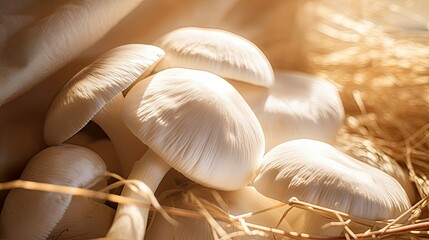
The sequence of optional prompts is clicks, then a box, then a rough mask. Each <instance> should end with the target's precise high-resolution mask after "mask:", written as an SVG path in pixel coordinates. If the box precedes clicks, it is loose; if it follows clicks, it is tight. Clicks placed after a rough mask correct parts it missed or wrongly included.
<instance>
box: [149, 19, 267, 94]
mask: <svg viewBox="0 0 429 240" xmlns="http://www.w3.org/2000/svg"><path fill="white" fill-rule="evenodd" d="M156 45H158V46H159V47H161V48H162V49H164V50H165V52H166V56H165V58H164V59H162V60H161V62H160V63H159V64H158V65H157V66H156V68H155V70H156V71H160V70H163V69H167V68H174V67H183V68H191V69H197V70H204V71H208V72H212V73H214V74H216V75H218V76H221V77H223V78H228V79H234V80H238V81H244V82H247V83H251V84H254V85H258V86H263V87H269V86H272V85H273V84H274V73H273V69H272V67H271V64H270V62H269V61H268V60H267V58H266V57H265V55H264V53H263V52H262V51H261V50H260V49H259V48H258V47H257V46H256V45H254V44H253V43H251V42H250V41H248V40H247V39H244V38H242V37H240V36H238V35H235V34H233V33H231V32H227V31H223V30H219V29H210V28H196V27H187V28H180V29H177V30H174V31H172V32H170V33H168V34H166V35H164V36H163V37H161V38H160V39H159V40H158V41H157V43H156Z"/></svg>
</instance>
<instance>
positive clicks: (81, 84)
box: [44, 44, 164, 176]
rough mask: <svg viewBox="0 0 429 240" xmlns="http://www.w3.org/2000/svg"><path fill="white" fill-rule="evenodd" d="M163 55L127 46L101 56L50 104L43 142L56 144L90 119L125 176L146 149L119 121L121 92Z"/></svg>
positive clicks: (151, 48)
mask: <svg viewBox="0 0 429 240" xmlns="http://www.w3.org/2000/svg"><path fill="white" fill-rule="evenodd" d="M163 55H164V51H163V50H162V49H159V48H158V47H155V46H151V45H143V44H129V45H123V46H120V47H117V48H115V49H112V50H110V51H108V52H107V53H105V54H104V55H103V56H102V57H101V58H99V59H98V60H96V61H95V62H94V63H92V64H91V65H89V66H87V67H86V68H84V69H83V70H81V71H80V72H79V73H77V74H76V75H75V76H74V77H73V78H72V79H71V80H70V81H69V82H67V83H66V85H64V87H63V88H62V89H61V90H60V92H59V93H58V94H57V95H56V96H55V98H54V100H53V101H52V103H51V105H50V107H49V110H48V113H47V116H46V120H45V129H44V135H45V141H46V143H47V144H48V145H58V144H60V143H62V142H64V141H66V140H67V139H69V138H70V137H72V136H73V135H74V134H76V133H77V132H78V131H79V130H81V129H82V128H83V127H84V126H85V125H86V124H87V123H88V122H89V121H90V120H92V121H94V122H95V123H97V124H98V125H99V126H100V127H101V128H102V129H103V130H104V131H105V132H106V134H107V135H108V136H109V138H110V139H111V141H112V142H113V145H114V146H115V149H116V151H117V154H118V157H119V159H120V163H121V168H122V173H123V175H124V176H127V175H128V173H129V172H130V171H131V168H132V166H133V164H134V161H136V160H138V159H139V158H140V157H141V156H142V155H143V153H144V152H145V151H146V150H147V147H146V146H144V145H143V144H142V143H141V142H140V141H139V140H138V139H137V138H136V137H135V136H134V135H133V134H132V133H130V131H129V130H128V129H127V128H126V127H125V125H124V124H123V122H122V117H121V110H122V103H123V98H124V97H123V95H122V91H124V90H125V89H126V88H128V87H129V86H130V85H131V84H132V83H133V82H134V81H135V80H136V79H137V78H139V77H141V76H142V75H144V74H147V72H148V69H150V68H151V67H152V66H153V65H154V64H155V63H156V62H157V61H159V59H161V58H162V57H163Z"/></svg>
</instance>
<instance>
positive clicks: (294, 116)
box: [230, 71, 344, 151]
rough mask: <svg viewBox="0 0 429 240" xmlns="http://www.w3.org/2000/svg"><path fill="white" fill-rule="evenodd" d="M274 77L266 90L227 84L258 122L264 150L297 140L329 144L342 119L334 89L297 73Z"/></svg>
mask: <svg viewBox="0 0 429 240" xmlns="http://www.w3.org/2000/svg"><path fill="white" fill-rule="evenodd" d="M275 77H276V81H275V83H274V85H273V86H271V87H269V88H262V87H258V86H254V85H250V84H246V83H242V82H237V81H230V83H231V84H232V85H233V86H234V87H235V88H236V89H237V91H238V92H239V93H240V94H241V96H243V98H244V99H245V100H246V102H247V103H248V104H249V106H250V107H251V108H252V110H253V112H254V113H255V115H256V117H257V118H258V120H259V122H260V123H261V126H262V129H263V130H264V135H265V150H266V151H269V150H270V149H271V148H273V147H274V146H276V145H278V144H280V143H283V142H285V141H288V140H292V139H299V138H309V139H315V140H320V141H324V142H328V143H333V142H334V140H335V136H336V134H337V132H338V130H339V129H340V127H341V125H342V123H343V120H344V107H343V104H342V102H341V98H340V96H339V93H338V90H337V89H336V87H335V86H334V85H333V84H332V83H330V82H329V81H327V80H325V79H322V78H318V77H316V76H313V75H310V74H305V73H300V72H293V71H279V72H276V73H275Z"/></svg>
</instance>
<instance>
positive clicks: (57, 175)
mask: <svg viewBox="0 0 429 240" xmlns="http://www.w3.org/2000/svg"><path fill="white" fill-rule="evenodd" d="M105 171H106V166H105V165H104V162H103V160H102V159H101V158H100V157H99V156H98V155H97V154H96V153H94V152H92V151H91V150H89V149H87V148H84V147H79V146H74V145H61V146H55V147H49V148H46V149H44V150H42V151H41V152H39V153H38V154H37V155H35V156H34V157H33V158H32V159H31V160H30V161H29V162H28V164H27V166H26V167H25V169H24V171H23V173H22V175H21V179H23V180H28V181H35V182H43V183H51V184H57V185H64V186H71V187H84V186H86V185H88V184H90V183H91V182H93V181H94V180H95V179H96V178H97V177H99V176H101V175H102V174H103V173H104V172H105ZM71 198H72V196H71V195H68V194H62V193H49V192H37V191H29V190H23V189H13V190H11V191H10V193H9V194H8V196H7V198H6V201H5V204H4V207H3V210H2V212H1V223H2V227H3V229H4V235H5V237H6V239H46V238H47V237H48V236H49V234H50V232H51V231H52V230H53V229H54V227H55V226H56V224H57V223H58V222H59V221H60V220H61V218H62V216H63V214H64V212H65V211H66V209H67V207H68V206H69V204H70V201H71Z"/></svg>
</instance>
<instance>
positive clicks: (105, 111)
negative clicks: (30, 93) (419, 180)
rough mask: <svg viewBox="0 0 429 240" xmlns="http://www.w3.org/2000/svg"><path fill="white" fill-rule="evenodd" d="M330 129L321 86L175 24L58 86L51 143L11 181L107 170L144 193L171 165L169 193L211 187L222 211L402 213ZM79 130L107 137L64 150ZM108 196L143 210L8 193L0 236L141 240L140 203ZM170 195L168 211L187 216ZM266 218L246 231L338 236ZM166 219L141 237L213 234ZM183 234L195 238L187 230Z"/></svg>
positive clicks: (242, 42)
mask: <svg viewBox="0 0 429 240" xmlns="http://www.w3.org/2000/svg"><path fill="white" fill-rule="evenodd" d="M343 119H344V109H343V106H342V102H341V99H340V96H339V94H338V91H337V89H336V88H335V86H334V85H333V84H331V83H330V82H329V81H327V80H324V79H321V78H318V77H315V76H312V75H309V74H305V73H298V72H290V71H281V70H278V71H277V70H276V71H275V72H274V70H273V68H272V67H271V65H270V63H269V61H268V59H267V58H266V57H265V55H264V54H263V52H262V51H261V50H260V49H259V48H258V47H257V46H255V45H254V44H253V43H251V42H250V41H248V40H246V39H244V38H243V37H240V36H238V35H235V34H233V33H230V32H227V31H223V30H217V29H207V28H181V29H177V30H174V31H172V32H170V33H167V34H166V35H164V36H162V37H160V38H159V39H158V40H157V41H155V42H154V45H145V44H129V45H123V46H120V47H117V48H115V49H113V50H110V51H108V52H106V53H105V54H104V55H103V56H101V57H100V58H99V59H98V60H96V61H95V62H94V63H92V64H91V65H89V66H87V67H86V68H84V69H82V70H81V71H80V72H79V73H77V74H76V75H75V76H74V77H73V78H72V79H71V80H70V81H68V82H67V83H66V84H65V85H64V86H63V88H62V89H61V90H60V91H59V92H58V93H57V95H56V96H55V98H54V99H53V101H52V103H51V105H50V108H49V110H48V113H47V115H46V120H45V128H44V137H45V141H46V144H47V145H48V146H50V147H48V148H46V149H45V150H43V151H41V152H40V153H39V154H37V155H36V156H35V157H34V158H33V159H32V160H30V162H29V163H28V165H27V167H26V169H25V170H24V172H23V173H22V175H21V178H22V179H23V180H30V181H35V182H44V183H51V184H58V185H63V186H72V187H89V186H90V185H91V183H93V182H94V181H95V180H96V179H100V178H103V177H105V176H106V173H107V171H110V172H114V173H116V174H118V175H120V176H122V177H123V178H124V179H128V180H132V181H134V180H138V181H141V182H142V183H144V184H145V185H146V186H147V187H148V188H149V189H150V190H151V191H152V192H156V191H161V190H160V188H159V185H160V183H161V181H162V180H163V179H164V177H165V175H166V174H167V172H171V171H172V170H171V169H174V171H177V172H178V173H180V177H175V178H173V180H172V182H174V183H177V182H178V181H184V182H187V183H193V184H198V185H199V186H198V187H197V189H200V190H199V192H200V193H207V192H210V190H219V191H221V193H222V194H221V196H222V197H223V198H224V199H226V201H227V202H228V204H227V205H228V208H230V210H231V214H237V215H240V214H241V213H245V212H248V211H258V210H261V209H263V208H264V207H265V208H270V207H273V206H275V205H278V204H280V202H284V203H286V204H287V203H288V201H289V200H290V199H291V198H298V199H300V200H302V201H305V202H308V203H311V204H315V205H319V206H322V207H326V208H330V209H333V210H337V211H341V212H344V213H347V214H349V215H351V216H355V217H359V218H363V219H370V220H384V219H391V218H396V217H397V216H399V215H400V214H402V213H403V212H404V211H405V210H406V209H408V208H409V207H410V201H409V200H408V199H409V198H408V196H407V194H406V192H405V191H404V189H403V187H402V186H401V185H400V184H399V183H398V182H397V180H395V179H394V178H393V177H391V176H389V175H388V174H386V173H384V172H382V171H380V170H378V169H376V168H374V167H372V166H369V165H367V164H364V163H362V162H360V161H359V160H357V159H354V158H352V157H350V156H347V155H345V154H344V153H342V152H340V151H339V150H337V149H336V148H335V137H336V135H337V132H338V130H339V128H340V127H341V125H342V122H343ZM90 121H93V122H95V123H96V124H97V125H98V126H99V127H100V128H101V129H102V130H103V132H104V133H105V134H106V136H107V137H108V138H109V140H105V141H103V142H97V143H95V142H91V141H89V142H88V141H80V140H76V139H75V141H73V143H76V144H77V145H81V146H76V145H71V144H67V142H70V140H69V139H72V138H73V137H74V136H76V135H79V134H80V133H81V132H82V131H83V130H82V129H83V128H84V127H85V125H87V124H88V123H89V122H90ZM90 149H92V150H94V151H92V150H90ZM100 156H101V157H100ZM64 166H66V167H64ZM106 166H107V169H106ZM164 180H165V179H164ZM105 184H106V183H102V184H101V185H103V186H102V187H104V186H105ZM161 185H162V184H161ZM252 185H253V186H252ZM133 186H134V185H133ZM176 187H177V185H175V184H173V186H169V187H168V189H170V190H171V189H175V188H176ZM201 189H202V190H201ZM121 195H122V196H123V197H127V198H131V199H135V200H138V201H141V202H143V203H146V204H119V205H118V206H117V207H114V206H113V207H112V206H108V205H106V204H105V203H103V202H101V203H100V202H95V201H93V200H89V199H85V198H82V197H79V196H74V197H73V198H72V196H70V195H66V194H60V193H50V194H46V193H40V192H34V191H28V190H13V191H11V192H10V193H9V195H8V197H7V200H6V203H5V205H4V207H3V211H2V213H1V225H2V229H3V230H2V235H3V236H2V237H5V238H6V239H45V238H47V237H48V236H51V237H55V238H56V239H63V238H67V239H69V238H72V237H74V239H87V238H94V237H106V238H110V239H144V238H145V235H146V228H147V225H148V216H149V213H150V208H149V207H148V206H149V205H150V204H151V201H149V200H148V198H146V197H145V196H144V195H142V194H141V192H138V191H136V188H135V187H134V188H133V187H128V186H125V187H124V189H123V190H122V193H121ZM264 195H265V196H264ZM180 196H181V195H178V196H177V197H176V198H174V199H173V200H172V203H175V204H179V206H182V207H184V208H186V209H191V207H192V206H190V205H189V204H186V202H183V201H184V200H183V199H182V198H180ZM26 199H32V201H31V204H30V203H27V202H26ZM214 200H215V199H213V198H211V201H214ZM115 208H116V211H115ZM286 209H288V207H286ZM272 211H273V213H272V214H271V215H269V216H267V217H266V218H263V219H256V220H255V221H256V222H257V223H258V224H261V225H264V224H266V225H269V227H272V228H275V227H279V228H287V229H288V231H291V229H293V230H294V231H296V232H300V233H309V234H316V235H328V236H338V235H340V234H341V231H343V228H329V229H328V230H326V229H324V228H323V225H325V224H326V223H329V222H331V221H330V220H329V219H325V218H323V217H321V216H318V215H317V214H314V213H310V212H305V213H304V212H299V214H297V213H295V214H290V215H288V216H286V215H285V214H284V212H285V208H284V207H283V208H276V209H273V210H272ZM30 215H32V216H31V217H30ZM88 216H91V217H90V219H91V220H88ZM285 216H286V217H285ZM288 221H290V223H291V224H289V222H288ZM178 222H179V225H176V226H174V228H176V227H177V228H178V230H177V229H172V228H173V225H170V227H169V226H165V224H166V222H165V221H162V219H161V220H160V219H159V218H155V220H154V221H153V222H152V223H151V226H150V228H149V229H150V231H149V232H148V235H146V239H173V238H174V239H210V238H212V237H213V234H214V233H211V232H210V230H209V228H208V225H207V224H204V223H203V222H201V221H199V220H198V221H193V220H189V219H186V218H185V219H184V218H180V219H178ZM167 224H170V223H167ZM194 226H197V227H198V228H199V229H198V230H197V231H191V230H190V229H192V227H194ZM225 226H226V224H225ZM71 231H75V232H71ZM158 231H165V232H162V233H159V232H158ZM174 232H177V233H178V235H174ZM173 235H174V236H173ZM161 236H162V237H161ZM258 236H259V237H269V236H265V235H263V234H262V235H258ZM250 239H254V238H250Z"/></svg>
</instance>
